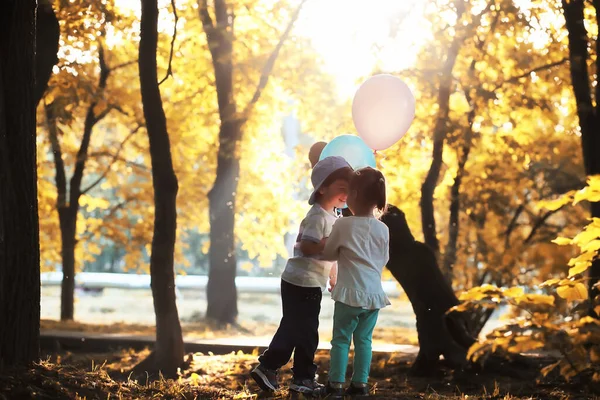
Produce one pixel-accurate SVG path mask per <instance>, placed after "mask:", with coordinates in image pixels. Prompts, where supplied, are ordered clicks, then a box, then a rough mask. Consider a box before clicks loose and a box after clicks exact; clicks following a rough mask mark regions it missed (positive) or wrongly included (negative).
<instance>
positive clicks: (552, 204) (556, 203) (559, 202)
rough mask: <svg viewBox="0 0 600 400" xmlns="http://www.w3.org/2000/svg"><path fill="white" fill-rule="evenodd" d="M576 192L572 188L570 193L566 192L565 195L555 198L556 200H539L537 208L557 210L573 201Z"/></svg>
mask: <svg viewBox="0 0 600 400" xmlns="http://www.w3.org/2000/svg"><path fill="white" fill-rule="evenodd" d="M574 194H575V191H574V190H572V191H570V192H568V193H565V194H564V195H562V196H561V197H559V198H558V199H554V200H542V201H539V202H538V203H537V204H536V208H537V209H538V210H539V209H546V210H549V211H556V210H558V209H559V208H561V207H563V206H566V205H567V204H569V203H571V202H572V201H573V195H574Z"/></svg>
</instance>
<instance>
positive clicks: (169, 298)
mask: <svg viewBox="0 0 600 400" xmlns="http://www.w3.org/2000/svg"><path fill="white" fill-rule="evenodd" d="M157 25H158V5H157V0H142V20H141V25H140V28H141V33H140V50H139V69H140V87H141V92H142V103H143V109H144V117H145V119H146V127H147V128H146V129H147V130H148V138H149V141H150V156H151V159H152V183H153V186H154V210H155V211H154V235H153V238H152V254H151V256H150V275H151V286H152V297H153V299H154V312H155V314H156V345H155V348H154V353H153V356H152V358H153V364H154V367H155V368H156V369H157V370H159V371H161V372H162V373H163V374H164V375H165V376H171V377H174V376H176V375H177V368H178V367H179V366H180V365H181V364H182V362H183V337H182V333H181V325H180V323H179V315H178V312H177V304H176V301H175V271H174V265H173V257H174V250H175V239H176V231H177V208H176V199H177V190H178V184H177V177H176V176H175V172H174V170H173V162H172V159H171V144H170V141H169V133H168V132H167V120H166V117H165V113H164V110H163V106H162V100H161V97H160V89H159V87H158V76H157V63H156V49H157V42H158V32H157Z"/></svg>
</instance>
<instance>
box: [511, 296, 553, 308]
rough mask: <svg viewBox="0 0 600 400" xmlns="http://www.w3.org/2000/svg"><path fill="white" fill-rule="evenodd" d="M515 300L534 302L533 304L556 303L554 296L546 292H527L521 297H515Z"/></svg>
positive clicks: (550, 304) (518, 302)
mask: <svg viewBox="0 0 600 400" xmlns="http://www.w3.org/2000/svg"><path fill="white" fill-rule="evenodd" d="M515 301H516V302H517V304H520V303H523V302H527V303H533V304H546V305H549V306H552V305H554V297H553V296H549V295H546V294H535V293H530V294H526V295H523V296H521V297H517V298H515Z"/></svg>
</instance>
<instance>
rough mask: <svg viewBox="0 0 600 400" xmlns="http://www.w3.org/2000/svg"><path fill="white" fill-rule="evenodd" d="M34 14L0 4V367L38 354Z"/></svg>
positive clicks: (18, 5) (24, 5) (29, 4)
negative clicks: (0, 55)
mask: <svg viewBox="0 0 600 400" xmlns="http://www.w3.org/2000/svg"><path fill="white" fill-rule="evenodd" d="M35 15H36V2H35V1H18V2H3V3H2V5H0V54H2V58H1V59H0V325H1V326H2V330H1V331H0V368H3V367H8V366H12V365H16V364H22V363H29V362H31V361H34V360H36V359H37V358H38V357H39V326H40V325H39V324H40V275H39V271H40V258H39V257H40V253H39V239H38V238H39V236H38V215H37V174H36V152H35V137H36V136H35V106H36V96H35V93H36V92H35V70H36V65H35ZM44 67H46V66H44ZM44 69H45V68H44Z"/></svg>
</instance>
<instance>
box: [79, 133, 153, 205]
mask: <svg viewBox="0 0 600 400" xmlns="http://www.w3.org/2000/svg"><path fill="white" fill-rule="evenodd" d="M141 127H142V125H138V126H137V127H136V128H135V129H134V130H132V131H131V132H130V133H129V135H127V137H125V139H123V141H122V142H121V144H120V145H119V148H118V149H117V152H116V153H115V155H114V156H113V159H112V161H111V162H110V164H109V165H108V166H107V167H106V169H105V170H104V172H103V173H102V175H100V177H98V179H96V180H95V181H94V182H93V183H92V184H90V185H89V186H88V187H87V188H85V189H83V190H82V191H81V194H86V193H88V192H89V191H90V190H92V189H93V188H95V187H96V186H98V184H99V183H100V182H102V181H103V180H104V178H106V176H107V175H108V173H109V172H110V170H111V168H112V166H113V165H114V164H115V162H116V161H117V160H118V159H119V155H120V154H121V151H122V150H123V147H125V144H126V143H127V141H128V140H129V139H130V138H131V137H132V136H133V135H134V134H136V133H137V132H138V131H139V130H140V128H141Z"/></svg>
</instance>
